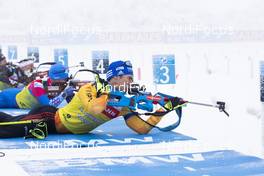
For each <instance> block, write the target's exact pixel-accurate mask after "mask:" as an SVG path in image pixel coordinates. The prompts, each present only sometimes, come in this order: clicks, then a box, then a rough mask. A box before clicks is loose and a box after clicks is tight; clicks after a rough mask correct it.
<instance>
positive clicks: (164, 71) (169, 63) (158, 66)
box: [152, 55, 176, 84]
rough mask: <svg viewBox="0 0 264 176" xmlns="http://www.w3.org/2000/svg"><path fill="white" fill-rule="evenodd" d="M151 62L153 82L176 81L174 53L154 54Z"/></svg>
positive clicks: (167, 82)
mask: <svg viewBox="0 0 264 176" xmlns="http://www.w3.org/2000/svg"><path fill="white" fill-rule="evenodd" d="M152 63H153V78H154V84H175V83H176V77H175V57H174V55H154V56H153V57H152Z"/></svg>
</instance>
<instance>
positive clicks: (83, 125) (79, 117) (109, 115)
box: [0, 61, 161, 137]
mask: <svg viewBox="0 0 264 176" xmlns="http://www.w3.org/2000/svg"><path fill="white" fill-rule="evenodd" d="M107 81H108V83H109V84H110V85H111V86H112V87H115V88H119V91H123V90H122V88H123V87H124V86H123V85H127V86H128V85H129V84H130V83H132V82H133V70H132V65H131V64H130V62H123V61H116V62H113V63H111V64H110V65H109V70H108V72H107ZM108 100H109V96H108V93H107V92H100V96H98V84H96V83H87V84H85V85H84V86H82V87H81V88H80V89H79V91H78V92H77V93H76V94H75V95H74V97H73V99H72V100H71V101H70V102H69V104H67V105H66V106H64V107H62V108H59V109H56V108H51V107H50V106H46V107H45V106H43V107H40V108H39V109H34V110H33V112H32V111H31V112H30V113H29V114H27V115H23V116H22V117H21V116H19V117H14V116H12V117H11V116H10V115H8V116H7V115H5V114H3V113H2V114H0V122H1V119H4V121H5V122H7V121H12V120H8V119H15V120H29V119H32V118H34V119H43V118H45V120H46V122H47V124H48V125H47V126H48V132H49V133H73V134H84V133H89V132H90V131H92V130H93V129H95V128H96V127H98V126H100V125H101V124H103V123H106V122H108V121H110V120H112V119H115V118H117V117H120V116H123V117H124V120H125V122H126V124H127V126H128V127H129V128H131V129H132V130H133V131H135V132H137V133H139V134H146V133H148V132H149V131H150V130H151V129H152V127H153V126H151V125H150V124H152V125H156V124H157V123H159V121H160V119H161V117H160V116H159V117H156V116H150V117H149V118H148V119H147V122H148V123H146V122H144V121H142V120H141V119H140V118H138V117H137V116H135V115H131V116H127V114H130V113H131V111H130V110H129V108H127V107H111V106H108V105H107V102H108ZM45 109H47V110H46V111H45ZM47 113H49V114H48V115H47ZM3 116H5V117H6V118H2V117H3ZM47 117H48V118H47ZM25 125H26V124H23V125H21V127H19V128H18V125H17V126H16V129H13V130H12V131H11V130H10V131H9V132H5V133H4V132H3V130H2V129H1V128H3V127H1V125H0V137H8V136H7V134H10V135H9V136H25V135H27V134H25V130H24V129H25ZM20 128H21V129H20ZM19 130H20V131H19ZM15 131H17V132H16V135H14V133H15ZM2 133H3V134H2ZM4 134H5V135H4Z"/></svg>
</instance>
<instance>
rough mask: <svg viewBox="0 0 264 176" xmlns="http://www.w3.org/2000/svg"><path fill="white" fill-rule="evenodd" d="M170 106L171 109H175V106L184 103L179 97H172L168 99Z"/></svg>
mask: <svg viewBox="0 0 264 176" xmlns="http://www.w3.org/2000/svg"><path fill="white" fill-rule="evenodd" d="M169 100H170V102H171V104H172V107H177V106H180V105H182V104H185V103H186V101H184V100H183V99H182V98H180V97H172V98H169Z"/></svg>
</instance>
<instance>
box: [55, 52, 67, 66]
mask: <svg viewBox="0 0 264 176" xmlns="http://www.w3.org/2000/svg"><path fill="white" fill-rule="evenodd" d="M54 62H56V63H61V64H62V65H64V66H66V67H68V50H67V49H66V48H59V49H54Z"/></svg>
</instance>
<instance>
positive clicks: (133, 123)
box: [122, 108, 163, 134]
mask: <svg viewBox="0 0 264 176" xmlns="http://www.w3.org/2000/svg"><path fill="white" fill-rule="evenodd" d="M157 111H163V109H162V108H160V109H159V110H157ZM122 115H123V117H124V119H125V121H126V125H127V126H128V127H129V128H130V129H132V130H133V131H135V132H136V133H138V134H147V133H149V132H150V131H151V129H152V128H153V126H155V125H157V124H158V123H159V122H160V120H161V118H162V116H153V115H152V116H150V117H149V118H148V119H147V120H146V121H147V122H148V123H149V124H151V125H149V124H148V123H146V122H144V121H143V120H142V119H141V118H140V117H139V116H137V115H133V114H132V113H131V111H130V110H129V109H128V108H125V109H124V111H123V112H122ZM152 125H153V126H152Z"/></svg>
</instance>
